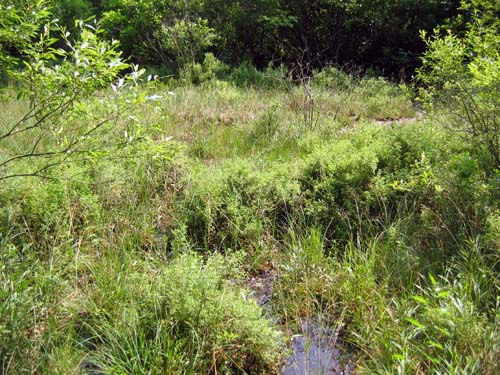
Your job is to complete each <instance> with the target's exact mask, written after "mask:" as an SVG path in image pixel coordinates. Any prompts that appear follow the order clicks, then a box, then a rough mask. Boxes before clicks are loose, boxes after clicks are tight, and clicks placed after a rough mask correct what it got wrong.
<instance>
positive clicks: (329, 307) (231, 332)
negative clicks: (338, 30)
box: [0, 68, 500, 374]
mask: <svg viewBox="0 0 500 375" xmlns="http://www.w3.org/2000/svg"><path fill="white" fill-rule="evenodd" d="M247 70H248V69H247ZM247 70H245V69H243V68H242V69H241V71H240V72H239V73H238V74H236V73H235V75H234V76H233V77H232V78H231V79H229V80H228V81H226V82H223V81H217V80H209V81H207V82H205V83H203V84H201V85H199V86H192V85H190V84H186V83H182V84H178V83H177V84H170V86H161V85H160V86H157V87H156V88H155V89H154V90H156V91H154V92H152V94H160V95H159V96H161V98H159V99H158V100H157V101H156V104H155V105H152V104H143V105H140V106H139V107H137V108H135V109H134V113H133V115H131V116H129V117H126V118H125V117H124V118H122V119H120V120H119V121H118V122H117V123H116V125H115V127H114V128H113V129H111V130H110V132H107V133H106V138H105V139H104V140H105V141H106V142H113V140H116V139H117V138H113V137H123V133H124V132H125V131H126V132H127V137H132V138H134V142H129V143H127V144H126V146H125V147H122V148H116V149H115V151H114V152H113V153H110V152H107V153H103V154H95V155H92V156H91V157H88V158H85V159H82V160H77V161H75V162H73V163H69V164H63V165H60V166H59V167H57V168H55V169H54V170H53V171H52V173H53V174H52V176H53V177H54V178H52V179H15V180H7V181H6V182H5V183H4V184H3V185H2V186H1V187H0V202H1V206H0V250H1V252H0V285H1V289H0V290H1V291H0V330H1V332H2V334H1V336H0V352H1V356H0V369H1V370H0V372H1V373H5V374H7V373H13V374H18V373H19V374H22V373H47V374H49V373H50V374H68V373H75V374H77V373H89V374H90V373H95V372H97V373H99V372H100V373H106V374H112V373H127V374H128V373H130V374H143V373H144V374H216V373H227V374H244V373H248V374H258V373H262V374H264V373H266V374H267V373H279V372H280V370H281V368H282V367H283V365H284V364H285V363H286V355H287V351H286V350H284V343H286V341H287V340H286V336H292V335H294V334H298V333H300V332H301V330H303V327H304V322H315V323H314V324H316V325H318V326H320V327H321V330H322V332H324V334H325V335H326V337H325V340H324V341H322V342H326V343H327V345H329V346H334V345H338V344H340V343H342V346H341V347H342V350H343V351H346V352H348V354H349V355H348V357H349V360H350V362H351V366H352V367H355V369H356V371H357V372H360V373H363V372H365V373H422V374H424V373H425V374H428V373H436V374H438V373H464V374H465V373H483V374H494V373H497V372H498V371H499V369H498V363H497V362H498V361H497V360H496V358H497V357H498V353H499V350H500V346H499V334H498V328H497V327H498V326H499V323H500V322H499V315H498V294H499V290H500V284H499V281H498V280H499V278H498V272H499V267H500V264H499V256H498V255H499V253H498V244H499V236H498V233H499V230H498V229H499V222H500V220H499V214H498V213H499V212H500V211H499V210H500V207H499V204H498V202H499V191H500V190H499V187H500V185H499V183H498V176H496V175H494V174H493V175H492V174H491V173H487V172H486V167H485V166H486V164H485V160H487V158H485V156H484V155H483V154H482V153H481V152H482V151H481V150H480V149H477V148H474V147H473V146H471V145H469V144H467V143H464V142H463V140H461V139H459V138H457V137H455V136H454V135H453V134H450V133H448V132H446V131H445V130H443V129H442V128H440V127H438V126H436V125H435V124H434V123H433V121H431V120H428V119H425V118H424V119H422V120H417V119H415V121H414V122H408V123H405V124H400V123H394V122H393V123H391V122H390V121H392V120H394V119H397V118H403V117H410V116H413V115H414V110H413V107H412V105H411V102H410V101H409V100H408V99H407V97H406V96H405V95H404V93H403V92H402V91H401V89H400V88H398V87H397V86H394V85H392V84H389V83H386V82H384V81H382V80H379V79H373V78H365V79H359V78H356V79H355V78H352V77H350V76H347V75H344V74H343V73H341V72H339V71H336V70H330V71H327V72H325V73H320V74H318V75H317V76H316V77H315V78H313V79H312V81H311V85H310V87H308V88H307V90H313V91H304V88H303V87H300V86H296V85H292V84H289V82H288V83H287V84H286V85H283V86H281V85H274V84H273V85H270V84H268V83H269V82H268V81H265V80H263V81H262V82H267V83H262V84H261V85H260V86H259V84H258V82H260V81H259V80H260V79H261V78H262V77H260V78H259V79H257V78H258V77H257V78H256V77H253V78H252V79H251V80H250V78H251V77H250V78H248V77H249V76H250V75H255V74H256V73H255V72H250V71H247ZM268 73H269V72H268ZM269 74H270V73H269ZM247 78H248V79H247ZM277 78H278V77H277V76H273V80H275V79H277ZM231 82H233V83H231ZM234 82H236V84H234ZM252 82H253V83H252ZM256 82H257V83H256ZM273 82H274V81H273ZM151 90H153V89H152V88H151ZM304 95H306V96H304ZM1 106H2V108H1V109H2V112H3V113H7V115H8V116H13V117H16V116H19V114H20V113H22V110H23V108H24V104H23V103H22V102H16V101H7V102H5V101H4V102H2V104H1ZM304 111H310V112H308V113H304ZM311 115H312V116H311ZM310 119H313V120H314V121H313V122H314V123H311V122H308V121H309V120H310ZM377 120H384V123H383V124H381V123H380V122H378V123H377V122H376V121H377ZM100 136H102V137H104V134H101V135H100ZM29 143H30V140H29V139H21V138H20V139H18V142H16V143H12V144H8V143H6V142H3V143H1V144H0V150H1V151H2V152H5V151H6V150H7V151H6V152H8V150H9V148H11V147H13V148H16V147H24V146H25V145H28V144H29ZM16 168H17V169H18V170H19V171H22V170H23V168H26V165H23V164H22V163H21V164H18V165H17V166H16ZM265 272H271V273H272V274H273V275H275V277H273V285H272V293H271V292H270V291H269V292H270V294H272V295H271V299H270V301H269V302H268V303H267V304H266V305H265V306H264V308H263V307H262V306H257V304H256V303H255V301H253V299H252V292H251V291H249V290H248V288H247V285H248V280H249V279H251V278H256V279H257V280H258V278H259V277H260V276H261V275H262V274H265Z"/></svg>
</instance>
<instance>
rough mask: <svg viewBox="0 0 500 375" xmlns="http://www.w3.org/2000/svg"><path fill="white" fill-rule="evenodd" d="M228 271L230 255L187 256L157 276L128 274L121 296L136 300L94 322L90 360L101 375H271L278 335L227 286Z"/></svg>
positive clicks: (278, 348) (276, 358)
mask: <svg viewBox="0 0 500 375" xmlns="http://www.w3.org/2000/svg"><path fill="white" fill-rule="evenodd" d="M233 266H234V259H233V260H231V259H230V258H222V257H221V256H215V257H211V258H209V259H208V260H207V261H206V262H205V261H203V260H202V258H201V257H199V256H196V255H192V254H184V255H182V256H180V257H179V258H177V259H175V260H174V261H173V262H172V263H171V264H170V265H167V266H164V267H162V268H161V270H159V271H158V273H157V274H156V275H155V277H154V279H152V278H151V276H148V274H147V273H141V274H140V275H139V274H136V275H129V276H128V277H127V280H126V286H125V288H126V289H128V291H127V292H126V295H125V296H124V298H127V295H134V302H133V303H130V302H129V301H123V302H125V305H123V306H122V307H121V308H118V310H120V312H119V314H120V316H122V317H123V319H122V320H120V321H118V322H116V321H115V322H112V321H107V320H106V319H104V320H102V319H98V320H97V321H96V322H95V323H93V324H91V325H92V327H91V330H92V331H93V336H94V337H93V339H92V342H93V345H95V350H93V353H91V363H92V364H93V365H94V366H96V367H97V368H99V369H101V370H102V371H104V373H116V372H120V373H121V372H123V373H128V374H144V373H148V374H164V373H168V374H174V373H187V374H190V373H197V374H198V373H200V374H201V373H211V372H214V373H215V372H219V373H225V374H240V373H252V374H268V373H274V372H276V371H277V366H278V364H279V363H280V360H281V359H282V351H281V350H282V341H281V340H282V339H281V335H280V334H279V333H278V332H277V331H276V330H274V329H273V328H272V326H271V324H270V322H269V321H267V320H266V319H265V318H263V317H262V312H261V309H260V308H259V307H258V306H257V305H256V304H255V302H253V301H251V300H246V299H245V298H244V293H245V292H244V290H242V289H240V288H238V287H236V286H235V285H234V282H232V281H231V279H230V278H231V277H232V278H234V277H236V278H237V275H235V274H234V272H235V271H234V268H233ZM233 280H234V279H233ZM136 283H140V285H141V286H140V287H139V289H138V290H137V287H138V286H137V284H136ZM134 290H135V291H134ZM89 324H90V323H89Z"/></svg>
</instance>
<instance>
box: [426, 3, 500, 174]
mask: <svg viewBox="0 0 500 375" xmlns="http://www.w3.org/2000/svg"><path fill="white" fill-rule="evenodd" d="M461 9H462V10H463V11H464V12H466V13H469V14H473V15H474V17H472V19H471V21H470V22H467V23H466V25H465V33H464V34H463V35H456V34H454V33H452V32H451V31H448V32H447V33H446V34H445V35H442V34H440V33H439V30H436V32H435V34H434V35H433V36H431V37H429V38H428V37H427V36H426V34H425V33H423V39H424V40H425V41H426V43H427V46H428V50H427V51H426V52H425V54H424V55H423V66H422V68H420V69H419V71H418V79H419V80H420V82H421V83H422V84H423V85H424V87H423V88H422V90H421V94H422V99H423V100H424V102H425V103H426V104H427V105H429V106H431V107H432V108H434V109H436V110H438V111H441V112H442V113H443V114H444V116H445V120H444V121H445V124H446V125H447V126H449V127H450V128H451V129H452V130H456V131H459V132H460V133H462V134H463V135H465V136H467V137H468V138H470V139H471V140H472V141H474V142H478V144H479V145H480V146H485V147H486V148H487V150H488V151H489V154H490V156H491V158H492V161H493V163H494V165H495V166H496V167H499V166H500V94H499V87H500V3H498V2H497V1H495V0H473V1H467V0H464V1H463V2H462V7H461ZM463 19H464V18H463V17H462V18H461V20H463Z"/></svg>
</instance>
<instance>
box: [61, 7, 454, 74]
mask: <svg viewBox="0 0 500 375" xmlns="http://www.w3.org/2000/svg"><path fill="white" fill-rule="evenodd" d="M53 2H54V5H55V9H56V15H57V16H58V17H60V18H61V20H62V23H63V24H65V25H67V26H68V27H69V28H70V29H71V28H73V26H72V25H73V20H74V19H75V18H86V17H88V16H91V15H94V16H96V17H97V18H98V19H101V20H102V25H103V28H104V29H105V30H106V32H107V36H108V37H109V38H114V39H117V40H119V41H120V43H121V46H122V47H121V48H122V51H123V52H124V54H125V56H127V57H131V59H132V61H134V62H136V63H140V64H146V65H154V66H162V67H163V68H164V69H166V71H167V72H168V71H170V72H175V71H177V70H178V69H179V66H181V67H182V66H183V65H185V64H186V63H192V62H196V63H200V62H201V61H202V60H203V55H204V53H206V52H212V53H213V54H214V55H215V56H216V57H217V58H218V59H220V60H221V61H223V62H224V63H226V64H229V65H231V66H238V65H240V64H242V63H244V62H250V63H251V64H252V65H255V66H256V67H258V68H259V69H263V68H265V67H266V66H268V65H269V64H270V63H272V64H274V65H279V64H281V63H284V64H285V65H287V66H288V67H293V66H296V65H297V63H298V62H301V63H302V64H304V63H308V64H311V65H312V66H313V67H322V66H325V65H327V64H332V63H333V64H338V65H348V66H350V67H357V68H358V67H359V68H360V69H361V70H363V71H364V70H366V69H368V68H375V69H377V70H378V71H379V72H381V73H384V74H385V75H393V76H395V77H398V78H410V76H411V75H412V74H413V71H414V69H415V67H416V66H418V65H419V55H420V54H421V53H422V52H423V51H424V50H425V44H424V43H423V41H422V40H421V39H420V38H419V35H418V32H419V30H427V31H429V32H430V31H432V29H433V28H435V27H437V26H438V25H440V24H442V23H443V22H445V21H446V20H447V19H449V18H451V17H453V16H454V15H456V12H457V7H458V5H459V1H458V0H450V1H437V0H425V1H420V0H418V1H415V0H405V1H386V0H384V1H372V0H370V1H365V0H363V1H359V0H349V1H336V0H315V1H282V0H258V1H253V0H246V1H237V2H235V1H225V0H213V1H198V0H189V1H185V0H182V1H180V0H168V1H158V0H145V1H126V0H122V1H91V0H80V1H77V2H74V1H65V0H53ZM457 27H460V24H459V25H457Z"/></svg>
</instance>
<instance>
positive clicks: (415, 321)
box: [406, 318, 425, 329]
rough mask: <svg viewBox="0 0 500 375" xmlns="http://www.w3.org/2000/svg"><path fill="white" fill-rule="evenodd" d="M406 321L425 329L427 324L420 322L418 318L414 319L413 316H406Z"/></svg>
mask: <svg viewBox="0 0 500 375" xmlns="http://www.w3.org/2000/svg"><path fill="white" fill-rule="evenodd" d="M406 321H407V322H408V323H410V324H412V325H414V326H415V327H417V328H420V329H424V328H425V326H424V325H423V324H422V323H420V322H419V321H418V320H416V319H413V318H406Z"/></svg>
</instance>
